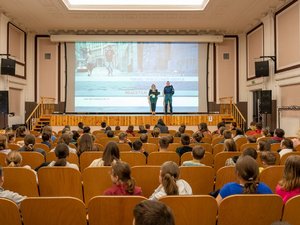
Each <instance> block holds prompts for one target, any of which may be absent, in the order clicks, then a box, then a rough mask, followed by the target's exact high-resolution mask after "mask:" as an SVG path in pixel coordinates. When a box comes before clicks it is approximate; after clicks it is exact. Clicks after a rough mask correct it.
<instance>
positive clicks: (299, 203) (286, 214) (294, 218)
mask: <svg viewBox="0 0 300 225" xmlns="http://www.w3.org/2000/svg"><path fill="white" fill-rule="evenodd" d="M299 208H300V196H299V195H298V196H295V197H293V198H291V199H289V200H288V201H287V202H286V203H285V206H284V210H283V215H282V221H284V222H288V223H289V224H293V225H300V220H299Z"/></svg>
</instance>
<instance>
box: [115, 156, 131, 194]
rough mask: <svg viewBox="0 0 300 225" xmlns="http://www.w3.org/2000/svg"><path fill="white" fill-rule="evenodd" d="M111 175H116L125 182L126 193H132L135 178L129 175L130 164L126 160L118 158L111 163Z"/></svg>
mask: <svg viewBox="0 0 300 225" xmlns="http://www.w3.org/2000/svg"><path fill="white" fill-rule="evenodd" d="M111 171H112V175H113V176H115V177H116V176H118V180H120V181H121V182H123V183H125V184H126V185H125V187H126V188H125V190H126V192H127V193H128V194H131V195H132V194H134V189H135V180H134V179H133V178H132V177H131V170H130V166H129V165H128V163H126V162H122V161H120V160H118V161H116V162H114V163H112V168H111Z"/></svg>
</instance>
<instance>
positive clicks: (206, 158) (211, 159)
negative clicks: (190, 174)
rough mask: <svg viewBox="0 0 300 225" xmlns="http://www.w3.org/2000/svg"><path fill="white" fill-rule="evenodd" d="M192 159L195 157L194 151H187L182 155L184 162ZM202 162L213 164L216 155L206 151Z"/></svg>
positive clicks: (207, 164)
mask: <svg viewBox="0 0 300 225" xmlns="http://www.w3.org/2000/svg"><path fill="white" fill-rule="evenodd" d="M192 159H193V156H192V153H191V152H185V153H183V155H182V156H181V160H180V162H181V164H182V163H183V162H184V161H189V160H192ZM200 162H201V163H203V164H204V165H206V166H212V165H213V163H214V157H213V155H212V154H211V153H209V152H205V154H204V157H203V158H202V159H201V160H200Z"/></svg>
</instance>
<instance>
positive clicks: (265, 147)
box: [257, 141, 271, 152]
mask: <svg viewBox="0 0 300 225" xmlns="http://www.w3.org/2000/svg"><path fill="white" fill-rule="evenodd" d="M257 151H260V152H265V151H271V145H270V143H269V142H268V141H258V142H257Z"/></svg>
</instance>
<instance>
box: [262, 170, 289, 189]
mask: <svg viewBox="0 0 300 225" xmlns="http://www.w3.org/2000/svg"><path fill="white" fill-rule="evenodd" d="M283 171H284V166H269V167H267V168H265V169H264V170H263V171H262V172H261V173H260V175H259V180H260V181H261V182H263V183H265V184H267V185H268V186H269V187H270V188H271V189H272V191H273V193H275V189H276V186H277V184H278V182H279V181H280V180H281V179H282V177H283Z"/></svg>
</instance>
